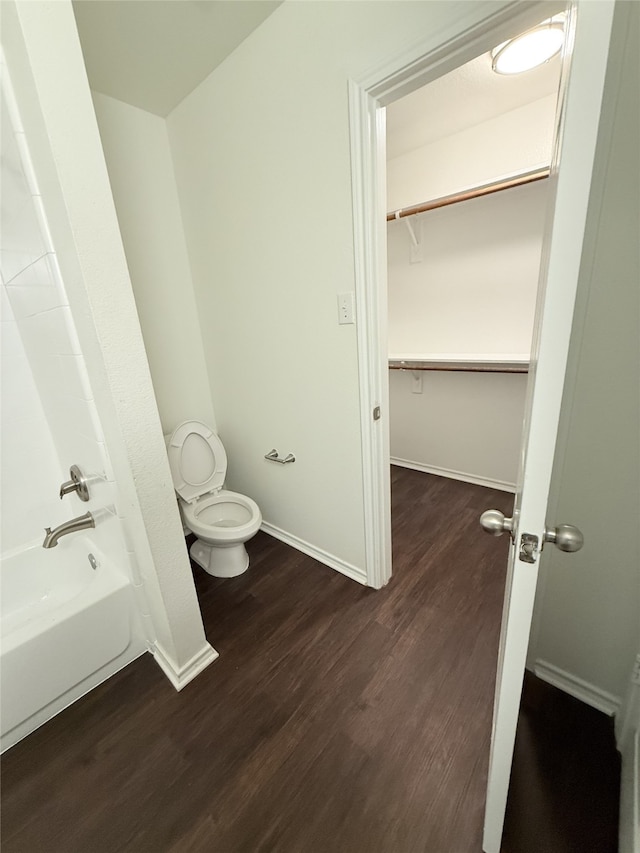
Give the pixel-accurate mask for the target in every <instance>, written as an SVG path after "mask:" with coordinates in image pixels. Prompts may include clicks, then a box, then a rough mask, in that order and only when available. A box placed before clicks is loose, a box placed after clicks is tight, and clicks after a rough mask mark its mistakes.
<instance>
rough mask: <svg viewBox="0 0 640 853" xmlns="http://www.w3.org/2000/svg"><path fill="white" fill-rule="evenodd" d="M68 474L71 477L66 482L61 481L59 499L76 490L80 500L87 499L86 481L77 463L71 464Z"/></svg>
mask: <svg viewBox="0 0 640 853" xmlns="http://www.w3.org/2000/svg"><path fill="white" fill-rule="evenodd" d="M69 476H70V477H71V479H70V480H67V481H66V483H63V484H62V485H61V486H60V500H62V498H63V497H64V496H65V495H69V494H71V492H77V494H78V497H79V498H80V500H81V501H88V500H89V489H88V487H87V481H86V479H85V477H84V476H83V474H82V471H81V470H80V469H79V468H78V466H77V465H72V466H71V468H70V469H69Z"/></svg>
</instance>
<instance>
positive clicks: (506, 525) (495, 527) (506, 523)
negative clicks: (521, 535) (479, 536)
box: [480, 509, 513, 536]
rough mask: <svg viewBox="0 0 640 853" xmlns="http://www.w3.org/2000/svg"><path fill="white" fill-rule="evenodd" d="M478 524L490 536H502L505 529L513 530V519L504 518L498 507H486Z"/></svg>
mask: <svg viewBox="0 0 640 853" xmlns="http://www.w3.org/2000/svg"><path fill="white" fill-rule="evenodd" d="M480 526H481V527H482V529H483V530H486V532H487V533H490V534H491V536H502V534H503V533H504V532H505V531H509V532H511V531H512V530H513V519H512V518H505V516H504V513H503V512H500V510H499V509H488V510H486V512H483V513H482V515H481V516H480Z"/></svg>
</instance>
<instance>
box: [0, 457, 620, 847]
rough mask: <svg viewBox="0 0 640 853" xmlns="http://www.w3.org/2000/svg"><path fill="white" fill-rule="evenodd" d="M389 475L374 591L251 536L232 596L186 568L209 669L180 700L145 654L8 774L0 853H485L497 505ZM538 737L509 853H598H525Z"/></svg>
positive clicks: (570, 838) (227, 586) (9, 764)
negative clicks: (390, 530) (390, 556)
mask: <svg viewBox="0 0 640 853" xmlns="http://www.w3.org/2000/svg"><path fill="white" fill-rule="evenodd" d="M392 472H393V473H392V481H393V506H394V511H393V519H394V540H393V548H394V576H393V579H392V581H391V582H390V583H389V585H388V586H387V587H386V588H385V589H384V590H381V591H377V592H376V591H373V590H369V589H366V588H363V587H361V586H359V585H358V584H356V583H354V582H353V581H350V580H347V579H346V578H344V577H342V576H340V575H339V574H337V573H335V572H334V571H332V570H331V569H328V568H326V567H324V566H321V565H320V564H318V563H316V562H315V561H314V560H312V559H310V558H309V557H306V556H305V555H303V554H301V553H299V552H297V551H295V550H293V549H291V548H289V547H287V546H286V545H284V544H282V543H280V542H278V541H276V540H274V539H272V538H270V537H268V536H266V535H264V534H258V536H257V537H256V538H255V539H254V540H252V541H251V542H250V543H249V552H250V556H251V567H250V570H249V572H247V574H246V575H244V576H242V577H240V578H235V579H229V580H218V579H214V578H210V577H209V576H207V575H206V574H205V573H204V572H202V571H201V570H199V569H197V570H196V571H195V577H196V584H197V587H198V593H199V597H200V601H201V607H202V611H203V618H204V621H205V626H206V630H207V636H208V637H209V639H210V641H211V643H212V644H213V646H214V647H215V648H216V649H217V650H218V651H219V652H220V659H219V660H218V661H216V662H215V663H214V664H213V665H212V666H210V667H209V668H208V669H207V670H205V671H204V672H203V673H202V675H200V676H199V677H198V678H197V679H196V680H195V681H194V682H193V683H192V684H190V685H189V686H188V687H186V688H185V689H184V690H183V691H182V692H181V693H176V692H175V691H174V690H173V688H172V687H171V686H170V685H169V683H168V682H167V680H166V679H165V677H164V675H163V674H162V673H161V672H160V670H159V669H158V667H157V666H156V664H155V662H154V661H153V660H152V659H151V657H150V656H148V655H146V656H145V657H144V658H141V659H139V660H138V661H135V662H134V663H133V664H131V665H130V666H128V667H127V668H126V669H124V670H123V671H122V672H120V673H118V674H117V675H116V676H114V677H113V678H112V679H110V680H109V681H108V682H107V683H106V684H104V685H101V686H100V687H99V688H97V689H96V690H94V691H92V693H90V694H89V695H88V696H86V697H85V698H84V699H82V700H80V701H79V702H77V703H76V704H75V705H73V706H72V707H71V708H69V709H67V710H66V711H65V712H63V713H62V714H60V715H59V716H58V717H56V718H55V719H54V720H52V721H50V722H49V723H48V724H47V725H45V726H43V727H42V728H41V729H39V730H38V731H37V732H35V733H34V734H32V735H31V736H30V737H28V738H27V739H25V740H24V741H22V742H21V743H20V744H18V745H17V746H16V747H14V748H13V749H11V750H10V751H9V752H8V753H6V754H5V756H4V757H3V769H2V783H3V785H2V793H3V810H2V850H3V853H39V851H42V853H116V851H131V853H165V851H166V853H200V851H202V853H204V851H207V853H210V852H211V851H213V852H214V853H255V852H256V851H273V853H325V851H336V853H351V851H353V852H354V853H355V851H357V852H358V853H361V852H362V851H366V852H367V853H414V851H415V852H416V853H417V851H424V853H467V852H469V853H471V851H480V849H481V833H482V819H483V808H484V795H485V784H486V773H487V766H488V755H489V738H490V729H491V712H492V702H493V687H494V678H495V667H496V656H497V645H498V635H499V625H500V616H501V608H502V597H503V589H504V575H505V568H506V553H507V546H508V543H507V541H506V539H505V538H502V539H498V540H496V539H493V538H491V537H489V536H486V535H483V534H482V532H481V531H480V530H479V527H478V516H479V514H480V513H481V512H482V511H483V510H484V509H486V508H487V507H489V506H494V507H496V508H497V509H501V510H502V511H504V512H505V513H506V514H509V511H510V508H511V503H512V498H511V497H510V496H509V495H506V494H504V493H502V492H494V491H491V490H488V489H484V488H481V487H478V486H472V485H468V484H465V483H459V482H455V481H450V480H446V479H443V478H438V477H433V476H430V475H425V474H421V473H418V472H414V471H408V470H404V469H400V468H393V469H392ZM541 701H542V700H540V699H538V707H539V706H540V702H541ZM534 705H535V703H534ZM588 710H590V709H588ZM531 713H532V714H533V717H531V719H534V718H535V708H534V710H533V711H532V712H531ZM536 736H537V732H536V731H535V725H533V724H532V725H529V728H528V729H527V733H526V738H525V740H527V741H528V742H529V746H530V747H531V748H528V749H527V748H524V749H520V751H519V752H518V753H517V754H518V760H520V761H521V763H522V766H521V771H522V772H521V774H520V775H517V773H515V772H514V779H519V780H520V781H519V782H518V786H519V787H518V790H517V791H516V794H515V795H514V797H515V799H514V797H512V799H513V800H514V803H515V806H514V807H512V806H511V801H510V806H509V814H508V821H507V833H506V835H505V845H504V846H503V850H504V853H525V851H528V850H530V849H531V850H533V849H535V850H537V851H542V850H543V849H544V850H548V851H554V853H569V851H573V850H576V851H577V850H580V851H583V853H601V851H602V853H609V851H614V850H615V847H611V846H609V847H607V846H602V847H597V846H591V847H589V846H582V847H579V846H575V845H574V846H571V845H572V844H574V842H575V843H580V839H584V838H585V836H584V834H582V835H580V834H579V835H578V836H575V835H573V834H572V833H571V832H569V833H568V834H567V832H564V830H562V831H561V829H558V827H557V826H556V827H555V829H553V830H552V831H551V833H550V836H549V837H550V838H552V842H551V843H552V844H554V843H556V841H557V846H555V847H554V846H548V847H544V848H543V847H532V846H531V845H530V846H528V847H525V846H523V842H522V838H529V839H530V837H531V835H532V831H531V828H532V826H535V823H536V820H537V817H536V808H537V806H536V805H535V804H536V802H538V804H539V801H540V798H541V796H542V795H541V792H540V790H539V789H540V787H542V788H543V789H545V790H544V791H543V792H542V794H543V795H544V796H546V794H547V792H546V786H547V785H548V784H550V783H549V780H548V778H547V776H548V775H549V774H547V773H545V772H541V773H537V775H536V778H535V779H532V778H531V774H529V772H528V769H527V767H528V766H529V764H530V762H531V761H535V760H536V753H535V743H536V741H535V738H536ZM520 740H521V738H520V735H519V744H520ZM562 740H563V739H562V737H558V738H556V740H555V748H556V749H557V748H559V746H558V745H559V744H560V745H561V743H562ZM565 740H566V738H565ZM531 744H533V746H531ZM526 746H527V745H526V744H525V747H526ZM605 752H606V750H605ZM603 754H604V753H603ZM539 757H540V756H539V755H538V756H537V759H539ZM603 761H604V759H603ZM552 765H553V762H552ZM538 769H539V768H538ZM551 775H553V774H551ZM596 775H597V774H596ZM523 779H524V780H525V781H524V782H523V781H522V780H523ZM571 784H573V783H571ZM527 785H529V788H527ZM536 785H537V786H538V787H536ZM588 790H589V795H590V796H600V792H599V789H598V788H597V785H596V787H595V788H593V786H592V787H590V788H589V787H588ZM527 791H533V792H534V794H536V796H537V799H536V796H534V797H533V803H534V806H533V807H532V808H533V812H531V809H530V808H529V803H530V802H531V801H532V798H531V796H530V794H529V793H527ZM544 796H542V799H544ZM573 796H574V797H575V798H576V802H577V805H576V808H577V809H578V810H579V803H580V796H579V791H578V789H577V788H576V790H575V791H574V792H573ZM549 797H550V798H551V799H552V796H551V794H550V795H549ZM610 799H611V798H610ZM613 799H614V800H615V797H614V798H613ZM600 803H601V807H602V800H601V801H600ZM614 805H615V803H614ZM611 808H613V806H611ZM530 812H531V813H530ZM543 812H544V809H543ZM607 814H608V813H607ZM584 817H585V821H586V824H587V826H586V830H585V831H586V832H587V833H588V832H589V826H588V822H589V821H588V815H585V816H584ZM610 822H611V821H610V820H609V823H610ZM556 823H558V821H557V820H556ZM559 823H562V821H561V820H560V821H559ZM601 823H602V824H603V825H604V824H606V823H607V819H606V818H605V817H603V819H602V820H601ZM583 829H584V827H583ZM604 835H605V836H606V832H605V833H604ZM609 836H610V833H609ZM609 836H607V837H609ZM586 837H587V838H588V837H589V836H588V835H587V836H586ZM594 837H595V836H594ZM603 837H604V836H603V834H602V833H601V834H600V835H598V836H597V843H598V844H600V843H601V842H602V838H603ZM576 838H577V839H578V840H577V841H576ZM545 843H546V842H545Z"/></svg>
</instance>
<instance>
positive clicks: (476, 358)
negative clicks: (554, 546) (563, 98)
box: [386, 53, 561, 493]
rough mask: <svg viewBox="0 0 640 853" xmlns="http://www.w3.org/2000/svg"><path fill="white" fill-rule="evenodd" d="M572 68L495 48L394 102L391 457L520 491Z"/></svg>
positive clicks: (390, 151)
mask: <svg viewBox="0 0 640 853" xmlns="http://www.w3.org/2000/svg"><path fill="white" fill-rule="evenodd" d="M560 68H561V62H560V57H559V55H556V56H555V57H553V58H552V59H551V60H550V61H549V62H547V63H545V64H543V65H541V66H538V67H536V68H533V69H531V70H529V71H527V72H524V73H522V74H517V75H510V76H506V75H502V74H498V73H496V72H495V71H493V69H492V57H491V54H490V53H485V54H482V55H480V56H478V57H477V58H475V59H473V60H472V61H471V62H468V63H466V64H465V65H462V66H460V67H459V68H456V69H455V70H453V71H451V72H450V73H449V74H446V75H444V76H443V77H440V78H438V79H437V80H434V81H433V82H432V83H429V84H427V85H426V86H424V87H422V88H421V89H418V90H416V91H415V92H412V93H411V94H409V95H407V96H405V97H404V98H401V99H400V100H397V101H395V102H394V103H392V104H390V105H389V106H388V107H387V115H386V119H387V123H386V127H387V134H386V136H387V217H386V218H387V299H388V311H387V325H388V345H389V353H388V354H389V432H390V457H391V462H392V464H393V465H397V466H400V467H404V468H409V469H413V470H416V471H421V472H424V473H427V474H432V475H438V476H444V477H448V478H452V479H455V480H460V481H464V482H469V483H474V484H477V485H481V486H488V487H490V488H493V489H499V490H504V491H507V492H512V493H513V492H515V487H516V481H517V476H518V463H519V456H520V446H521V443H522V423H523V419H524V409H525V400H526V391H527V378H528V376H527V373H528V369H529V360H530V353H531V340H532V334H533V324H534V316H535V308H536V297H537V290H538V279H539V273H540V261H541V253H542V246H543V237H544V227H545V217H546V211H547V208H548V203H549V181H548V179H547V178H548V175H549V167H550V164H551V156H552V150H553V141H554V133H555V116H556V105H557V98H558V89H559V83H560Z"/></svg>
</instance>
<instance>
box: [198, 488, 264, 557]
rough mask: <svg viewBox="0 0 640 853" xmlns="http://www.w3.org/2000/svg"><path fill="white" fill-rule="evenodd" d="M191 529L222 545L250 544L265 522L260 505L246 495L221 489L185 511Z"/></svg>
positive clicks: (202, 498) (205, 538)
mask: <svg viewBox="0 0 640 853" xmlns="http://www.w3.org/2000/svg"><path fill="white" fill-rule="evenodd" d="M182 511H183V514H184V520H185V522H186V524H187V527H188V528H189V530H191V532H192V533H195V535H196V536H197V537H198V538H199V539H203V540H205V541H215V542H216V544H218V545H224V544H226V543H233V542H238V541H246V539H249V538H250V537H251V536H253V535H254V534H255V533H257V531H258V528H259V527H260V524H261V523H262V515H261V513H260V509H259V507H258V504H257V503H256V502H255V501H253V500H251V498H248V497H247V496H246V495H240V494H238V493H237V492H227V491H224V490H221V491H219V492H216V494H210V495H205V496H203V497H201V498H200V499H199V500H196V501H194V502H193V503H191V504H184V505H183V508H182Z"/></svg>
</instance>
